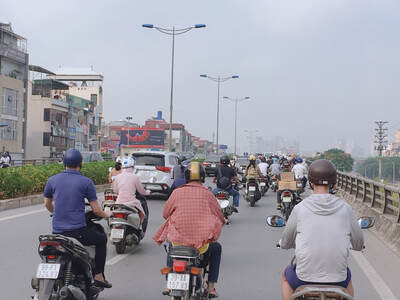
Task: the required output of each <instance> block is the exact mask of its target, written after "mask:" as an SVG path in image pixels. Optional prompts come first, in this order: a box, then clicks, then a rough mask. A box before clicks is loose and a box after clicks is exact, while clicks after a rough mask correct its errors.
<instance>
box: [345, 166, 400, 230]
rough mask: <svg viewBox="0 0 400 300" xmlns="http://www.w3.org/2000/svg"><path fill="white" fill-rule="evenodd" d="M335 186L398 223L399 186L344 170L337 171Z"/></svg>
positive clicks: (399, 214)
mask: <svg viewBox="0 0 400 300" xmlns="http://www.w3.org/2000/svg"><path fill="white" fill-rule="evenodd" d="M337 187H338V188H339V189H341V190H343V191H344V192H346V193H348V194H350V195H354V196H355V198H356V199H359V200H361V202H362V203H364V204H365V205H368V206H369V207H371V208H374V209H377V210H378V211H380V213H382V214H385V215H389V216H394V217H395V219H396V221H397V223H400V213H399V212H400V209H399V203H400V189H399V188H397V187H395V186H392V185H386V184H383V183H380V182H377V181H374V180H371V179H368V178H365V177H361V176H358V175H354V174H349V173H344V172H338V181H337Z"/></svg>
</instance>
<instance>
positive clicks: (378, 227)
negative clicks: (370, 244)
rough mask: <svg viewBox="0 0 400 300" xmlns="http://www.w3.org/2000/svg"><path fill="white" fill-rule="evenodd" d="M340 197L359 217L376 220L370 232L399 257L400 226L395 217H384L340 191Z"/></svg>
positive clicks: (352, 196)
mask: <svg viewBox="0 0 400 300" xmlns="http://www.w3.org/2000/svg"><path fill="white" fill-rule="evenodd" d="M338 195H339V196H340V197H342V198H343V199H344V200H345V201H346V202H347V203H349V204H350V205H351V206H352V207H353V209H354V211H355V212H356V213H357V214H358V215H359V216H369V217H374V218H375V225H374V227H372V228H371V229H370V230H371V231H372V233H373V234H374V235H375V236H376V237H377V238H378V239H380V240H381V241H382V242H383V243H384V244H385V245H386V246H387V247H388V248H389V249H391V250H392V251H393V252H394V253H395V254H396V255H397V256H400V224H399V223H397V222H396V217H395V216H389V215H382V213H381V211H380V210H378V209H376V208H372V207H370V206H368V205H366V204H365V203H362V201H360V200H359V199H356V198H355V197H354V195H349V194H348V193H346V192H344V191H341V190H339V193H338Z"/></svg>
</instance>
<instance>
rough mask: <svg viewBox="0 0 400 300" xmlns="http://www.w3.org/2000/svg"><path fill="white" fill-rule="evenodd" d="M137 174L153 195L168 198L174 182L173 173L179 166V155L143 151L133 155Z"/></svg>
mask: <svg viewBox="0 0 400 300" xmlns="http://www.w3.org/2000/svg"><path fill="white" fill-rule="evenodd" d="M132 157H133V158H134V159H135V161H136V164H135V174H136V175H137V176H138V177H139V179H140V181H141V182H142V184H143V185H144V187H145V188H146V189H147V190H149V191H150V192H151V193H152V194H163V195H165V196H168V195H169V193H170V190H171V185H172V183H173V182H174V179H173V178H172V172H173V169H174V167H175V166H177V165H178V155H177V154H176V153H173V152H161V151H160V152H159V151H141V152H135V153H133V154H132Z"/></svg>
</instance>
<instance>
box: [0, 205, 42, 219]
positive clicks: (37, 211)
mask: <svg viewBox="0 0 400 300" xmlns="http://www.w3.org/2000/svg"><path fill="white" fill-rule="evenodd" d="M44 211H46V209H45V208H42V209H38V210H32V211H28V212H26V213H22V214H17V215H13V216H8V217H3V218H0V222H1V221H7V220H11V219H15V218H19V217H24V216H29V215H33V214H37V213H41V212H44Z"/></svg>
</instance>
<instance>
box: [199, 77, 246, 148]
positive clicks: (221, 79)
mask: <svg viewBox="0 0 400 300" xmlns="http://www.w3.org/2000/svg"><path fill="white" fill-rule="evenodd" d="M200 77H203V78H208V79H210V80H212V81H215V82H216V83H218V94H217V137H216V144H217V145H216V146H217V149H216V152H217V154H218V151H219V140H218V139H219V98H220V96H219V94H220V90H221V83H222V82H225V81H228V80H229V79H233V78H239V76H238V75H232V76H229V77H222V76H218V77H211V76H208V75H207V74H201V75H200Z"/></svg>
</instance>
